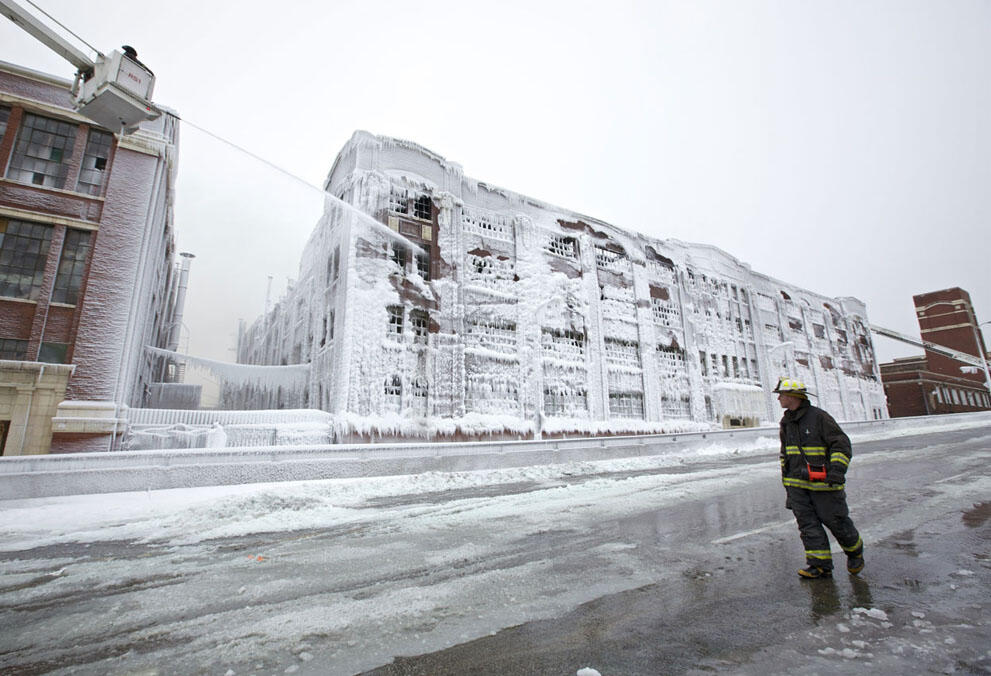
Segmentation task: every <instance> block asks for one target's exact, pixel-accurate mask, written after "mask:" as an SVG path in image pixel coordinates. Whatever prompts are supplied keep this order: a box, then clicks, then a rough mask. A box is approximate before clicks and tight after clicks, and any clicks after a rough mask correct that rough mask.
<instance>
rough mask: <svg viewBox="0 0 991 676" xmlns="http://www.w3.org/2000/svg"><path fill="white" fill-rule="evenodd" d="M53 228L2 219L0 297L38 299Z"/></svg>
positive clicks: (0, 227) (0, 220) (0, 235)
mask: <svg viewBox="0 0 991 676" xmlns="http://www.w3.org/2000/svg"><path fill="white" fill-rule="evenodd" d="M52 230H53V229H52V226H50V225H42V224H40V223H27V222H24V221H14V220H7V219H3V218H0V296H8V297H10V298H23V299H25V300H37V298H38V295H39V294H40V292H41V280H42V277H43V276H44V273H45V261H46V259H47V258H48V247H49V245H50V244H51V241H52Z"/></svg>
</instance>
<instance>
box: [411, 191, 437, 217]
mask: <svg viewBox="0 0 991 676" xmlns="http://www.w3.org/2000/svg"><path fill="white" fill-rule="evenodd" d="M432 206H433V205H432V204H431V202H430V196H429V195H420V196H419V197H417V198H416V201H415V202H413V216H415V217H416V218H421V219H423V220H425V221H429V220H430V209H431V207H432Z"/></svg>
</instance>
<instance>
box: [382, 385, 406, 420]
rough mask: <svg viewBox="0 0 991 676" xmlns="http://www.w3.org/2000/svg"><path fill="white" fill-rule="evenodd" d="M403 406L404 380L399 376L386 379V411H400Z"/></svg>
mask: <svg viewBox="0 0 991 676" xmlns="http://www.w3.org/2000/svg"><path fill="white" fill-rule="evenodd" d="M402 406H403V381H402V380H401V379H400V377H399V376H390V377H388V378H386V379H385V412H387V413H399V411H401V410H402Z"/></svg>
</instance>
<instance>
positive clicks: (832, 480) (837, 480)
mask: <svg viewBox="0 0 991 676" xmlns="http://www.w3.org/2000/svg"><path fill="white" fill-rule="evenodd" d="M844 482H846V476H845V472H843V470H839V469H830V470H829V471H828V472H826V483H828V484H829V485H831V486H833V485H837V484H838V485H841V486H842V485H843V483H844Z"/></svg>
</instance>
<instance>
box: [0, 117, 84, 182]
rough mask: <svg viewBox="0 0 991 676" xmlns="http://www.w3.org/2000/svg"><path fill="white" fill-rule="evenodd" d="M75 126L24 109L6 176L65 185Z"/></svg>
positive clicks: (18, 179) (17, 179) (20, 180)
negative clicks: (26, 111)
mask: <svg viewBox="0 0 991 676" xmlns="http://www.w3.org/2000/svg"><path fill="white" fill-rule="evenodd" d="M76 129H77V127H76V125H74V124H69V123H67V122H61V121H59V120H53V119H51V118H48V117H41V116H40V115H33V114H31V113H25V114H24V121H23V122H22V124H21V131H20V134H19V135H18V139H17V144H16V146H15V147H14V152H13V154H12V155H11V158H10V167H9V168H8V169H7V178H10V179H13V180H15V181H19V182H21V183H32V184H34V185H43V186H47V187H49V188H60V189H61V188H65V180H66V176H67V175H68V172H69V164H68V160H69V159H70V158H71V157H72V149H73V146H74V144H75V142H76Z"/></svg>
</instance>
